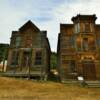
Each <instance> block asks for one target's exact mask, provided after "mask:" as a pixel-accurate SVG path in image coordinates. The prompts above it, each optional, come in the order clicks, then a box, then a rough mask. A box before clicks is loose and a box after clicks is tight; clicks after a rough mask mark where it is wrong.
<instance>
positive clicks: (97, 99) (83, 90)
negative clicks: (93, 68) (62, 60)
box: [0, 77, 100, 100]
mask: <svg viewBox="0 0 100 100" xmlns="http://www.w3.org/2000/svg"><path fill="white" fill-rule="evenodd" d="M0 100H100V88H87V87H81V86H79V85H77V84H71V85H68V84H62V83H55V82H50V81H47V82H39V81H38V82H37V81H32V80H25V79H15V78H5V77H0Z"/></svg>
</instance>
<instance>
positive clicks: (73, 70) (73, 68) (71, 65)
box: [69, 60, 75, 73]
mask: <svg viewBox="0 0 100 100" xmlns="http://www.w3.org/2000/svg"><path fill="white" fill-rule="evenodd" d="M69 70H70V72H72V73H73V72H75V61H74V60H69Z"/></svg>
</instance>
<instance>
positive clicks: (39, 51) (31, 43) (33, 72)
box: [7, 21, 51, 78]
mask: <svg viewBox="0 0 100 100" xmlns="http://www.w3.org/2000/svg"><path fill="white" fill-rule="evenodd" d="M50 52H51V50H50V45H49V41H48V38H47V31H41V30H40V29H39V28H38V27H37V26H36V25H34V24H33V23H32V22H31V21H28V22H27V23H25V24H24V25H23V26H22V27H21V28H19V30H18V31H12V36H11V41H10V47H9V53H8V64H7V72H8V73H9V75H11V76H30V77H31V76H40V77H41V78H46V77H47V76H48V74H49V72H50Z"/></svg>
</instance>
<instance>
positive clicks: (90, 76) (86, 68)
mask: <svg viewBox="0 0 100 100" xmlns="http://www.w3.org/2000/svg"><path fill="white" fill-rule="evenodd" d="M83 76H84V78H85V79H86V80H96V71H95V64H94V62H93V61H84V62H83Z"/></svg>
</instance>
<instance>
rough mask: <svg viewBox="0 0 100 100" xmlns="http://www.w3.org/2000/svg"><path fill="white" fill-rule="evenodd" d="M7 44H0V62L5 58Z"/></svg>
mask: <svg viewBox="0 0 100 100" xmlns="http://www.w3.org/2000/svg"><path fill="white" fill-rule="evenodd" d="M8 47H9V44H0V62H1V61H3V60H4V59H5V60H7V56H8Z"/></svg>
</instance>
